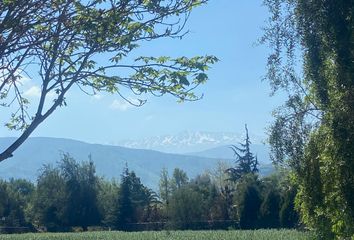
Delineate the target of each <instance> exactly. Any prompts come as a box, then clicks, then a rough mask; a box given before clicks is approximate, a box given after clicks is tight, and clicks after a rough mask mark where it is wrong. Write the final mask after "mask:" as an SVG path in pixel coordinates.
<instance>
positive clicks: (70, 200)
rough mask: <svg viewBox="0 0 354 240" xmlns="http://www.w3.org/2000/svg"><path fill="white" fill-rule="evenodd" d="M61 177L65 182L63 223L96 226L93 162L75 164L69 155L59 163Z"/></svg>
mask: <svg viewBox="0 0 354 240" xmlns="http://www.w3.org/2000/svg"><path fill="white" fill-rule="evenodd" d="M59 167H60V171H61V175H62V177H63V179H64V181H65V195H66V202H65V221H66V222H65V223H66V224H67V225H68V226H81V227H82V228H83V230H85V231H86V230H87V227H88V226H92V225H98V224H99V223H100V222H101V216H100V212H99V207H98V197H97V196H98V177H97V176H96V170H95V166H94V164H93V162H92V161H91V160H90V162H82V163H81V164H79V163H77V162H76V161H75V159H74V158H72V157H71V156H70V155H69V154H64V155H63V156H62V159H61V162H60V165H59Z"/></svg>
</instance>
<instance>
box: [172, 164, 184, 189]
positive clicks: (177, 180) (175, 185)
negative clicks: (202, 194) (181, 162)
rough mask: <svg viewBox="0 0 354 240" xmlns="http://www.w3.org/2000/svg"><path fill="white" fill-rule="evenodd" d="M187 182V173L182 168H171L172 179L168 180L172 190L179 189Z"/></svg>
mask: <svg viewBox="0 0 354 240" xmlns="http://www.w3.org/2000/svg"><path fill="white" fill-rule="evenodd" d="M187 183H188V176H187V173H186V172H184V171H183V170H182V169H179V168H175V169H174V170H173V174H172V179H171V181H170V185H171V189H172V192H174V191H176V190H177V189H180V188H181V187H182V186H183V185H186V184H187Z"/></svg>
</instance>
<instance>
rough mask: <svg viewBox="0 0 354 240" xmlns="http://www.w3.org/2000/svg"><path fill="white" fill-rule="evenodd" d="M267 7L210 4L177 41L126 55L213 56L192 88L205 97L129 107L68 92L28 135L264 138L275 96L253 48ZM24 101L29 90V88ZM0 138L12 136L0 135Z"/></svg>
mask: <svg viewBox="0 0 354 240" xmlns="http://www.w3.org/2000/svg"><path fill="white" fill-rule="evenodd" d="M267 17H268V14H267V9H266V8H265V7H263V6H262V2H261V1H258V0H252V1H242V0H210V2H209V4H207V5H205V6H202V7H200V8H198V9H195V10H194V12H192V14H191V17H190V19H189V22H188V24H187V26H186V29H189V31H190V33H189V34H188V35H187V36H185V37H184V38H183V39H182V40H177V39H163V40H158V41H156V42H145V43H143V44H142V46H141V47H140V48H139V49H138V50H137V51H136V52H134V53H133V55H135V56H138V55H146V56H150V55H151V56H159V55H170V56H174V57H177V56H189V57H191V56H194V55H206V54H209V55H215V56H217V57H218V58H219V59H220V62H218V63H217V64H215V65H214V66H213V67H212V69H211V70H210V71H209V78H210V80H209V82H207V83H206V84H205V85H203V86H202V87H201V88H200V89H198V92H199V93H204V98H203V99H202V100H200V101H197V102H185V103H182V104H181V103H177V102H176V99H174V98H172V97H170V96H165V97H162V98H156V97H149V98H148V102H147V103H146V104H145V105H144V106H143V107H140V108H136V107H133V106H129V105H128V104H126V103H124V102H123V101H122V100H121V99H120V98H119V97H118V96H115V95H110V94H103V93H100V94H99V95H97V96H96V97H91V96H87V95H85V94H83V93H82V92H80V91H79V90H78V89H72V91H71V92H70V93H69V95H68V96H67V102H68V106H67V107H65V108H60V109H58V110H57V111H56V112H55V113H54V114H53V115H52V116H51V117H50V118H49V119H47V120H46V122H44V123H43V124H42V125H41V126H39V128H38V129H37V130H36V131H35V132H34V134H33V136H50V137H63V138H72V139H78V140H83V141H87V142H94V143H115V142H116V141H118V140H122V139H138V138H143V137H149V136H155V135H164V134H176V133H179V132H181V131H213V132H214V131H215V132H242V131H243V126H244V124H245V123H247V124H248V126H249V130H250V132H252V133H253V134H256V135H263V136H264V135H265V130H266V127H267V126H268V125H269V124H270V122H271V120H272V117H271V112H272V110H273V109H274V108H275V107H276V106H278V105H280V104H281V102H282V99H281V97H272V98H271V97H269V93H270V88H269V84H268V83H267V82H266V81H263V82H262V76H263V75H264V74H265V71H266V58H267V54H268V52H269V51H268V50H267V47H266V46H256V44H255V43H256V41H257V39H259V38H260V37H261V35H262V30H261V27H262V26H264V25H265V24H266V23H265V22H266V20H267ZM27 94H28V96H29V97H31V96H32V97H34V96H35V95H36V86H35V85H33V86H32V87H29V89H28V92H27ZM4 135H5V136H13V135H16V133H15V132H9V131H6V130H5V131H4Z"/></svg>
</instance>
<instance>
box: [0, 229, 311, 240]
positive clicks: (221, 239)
mask: <svg viewBox="0 0 354 240" xmlns="http://www.w3.org/2000/svg"><path fill="white" fill-rule="evenodd" d="M0 239H1V240H47V239H48V240H49V239H50V240H64V239H65V240H83V239H85V240H114V239H119V240H124V239H129V240H138V239H139V240H140V239H145V240H160V239H161V240H162V239H164V240H165V239H167V240H168V239H173V240H182V239H183V240H185V239H203V240H228V239H230V240H231V239H232V240H252V239H254V240H268V239H269V240H277V239H286V240H309V239H315V238H314V236H313V235H312V234H311V233H308V232H299V231H295V230H255V231H250V230H248V231H247V230H244V231H159V232H85V233H35V234H33V233H29V234H13V235H1V237H0Z"/></svg>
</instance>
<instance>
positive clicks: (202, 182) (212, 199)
mask: <svg viewBox="0 0 354 240" xmlns="http://www.w3.org/2000/svg"><path fill="white" fill-rule="evenodd" d="M246 133H247V134H246V140H245V144H241V145H240V146H239V147H237V146H233V150H234V152H235V155H236V165H235V166H234V167H228V166H225V164H220V165H219V167H218V169H217V170H215V171H214V172H210V173H204V174H201V175H199V176H197V177H195V178H193V179H191V180H189V178H188V176H187V174H186V173H185V172H184V171H183V170H181V169H178V168H176V169H174V171H173V173H172V175H170V174H169V173H168V171H167V169H163V170H162V172H161V178H160V183H159V193H158V194H157V193H155V192H154V191H153V190H151V189H149V188H148V187H146V186H144V184H143V183H142V182H141V181H140V179H139V178H138V177H137V176H136V175H135V173H134V172H132V171H129V169H128V167H126V168H125V169H124V170H123V172H122V174H121V177H120V181H119V182H117V181H115V180H111V181H107V180H105V179H103V178H100V177H98V176H97V175H96V173H95V166H94V164H93V162H92V161H88V162H82V163H78V162H76V161H75V160H74V159H73V158H72V157H70V155H68V154H64V155H63V156H62V159H61V161H60V162H59V163H58V165H57V166H56V167H52V166H44V167H43V168H42V170H41V172H40V174H39V176H38V179H37V184H36V185H34V184H32V183H30V182H27V181H25V180H10V181H9V182H5V181H2V182H1V183H0V195H1V198H0V199H1V200H0V217H2V222H0V224H1V225H3V226H8V227H9V226H12V227H20V226H22V227H24V226H25V227H30V228H33V229H34V228H36V229H39V228H42V227H44V228H45V229H46V230H48V231H66V230H71V229H73V228H74V227H81V228H82V229H83V230H87V229H88V227H90V226H99V227H106V228H113V229H119V230H126V231H131V230H151V229H162V228H170V229H205V228H207V229H221V228H222V229H227V228H241V229H255V228H280V227H282V228H293V227H296V226H297V225H298V216H297V213H296V212H295V210H294V198H295V195H296V188H295V187H294V186H292V185H291V184H289V180H288V176H287V174H285V173H277V174H274V175H272V176H268V177H264V178H260V177H259V176H258V175H257V172H258V162H257V159H256V157H254V156H253V154H252V153H251V152H250V141H249V138H248V132H247V127H246Z"/></svg>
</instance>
